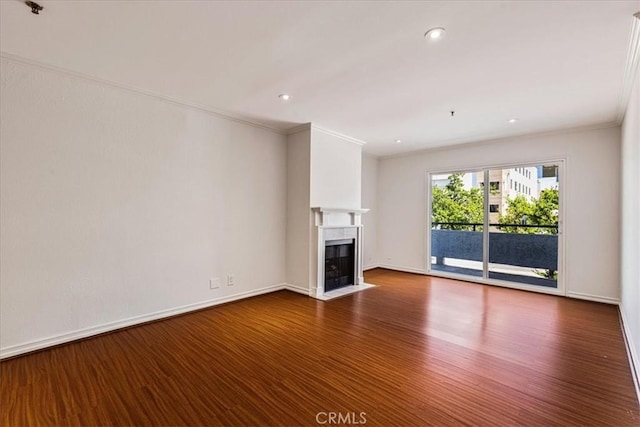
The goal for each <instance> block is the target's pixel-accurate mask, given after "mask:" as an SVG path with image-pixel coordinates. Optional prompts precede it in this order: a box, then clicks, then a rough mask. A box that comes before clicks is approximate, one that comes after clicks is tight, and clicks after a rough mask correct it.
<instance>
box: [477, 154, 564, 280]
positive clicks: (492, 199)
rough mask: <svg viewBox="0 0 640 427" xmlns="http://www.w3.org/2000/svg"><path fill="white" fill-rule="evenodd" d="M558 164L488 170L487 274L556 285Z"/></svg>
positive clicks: (492, 277)
mask: <svg viewBox="0 0 640 427" xmlns="http://www.w3.org/2000/svg"><path fill="white" fill-rule="evenodd" d="M558 170H559V168H558V165H534V166H531V165H527V166H522V167H514V168H505V169H492V170H490V171H489V173H488V175H489V180H490V186H489V196H488V197H489V200H488V205H489V233H488V239H489V245H488V246H489V253H488V278H490V279H497V280H505V281H509V282H517V283H524V284H529V285H536V286H545V287H551V288H557V286H558V222H559V221H558V219H559V192H560V188H559V176H558Z"/></svg>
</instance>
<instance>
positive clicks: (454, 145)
mask: <svg viewBox="0 0 640 427" xmlns="http://www.w3.org/2000/svg"><path fill="white" fill-rule="evenodd" d="M618 126H620V123H618V122H602V123H594V124H591V125H584V126H574V127H568V128H557V129H551V130H547V131H540V132H533V133H531V132H529V133H526V132H525V133H518V134H513V135H509V136H500V137H495V138H491V137H490V136H488V137H483V136H478V137H477V138H474V139H472V140H449V141H448V140H444V141H440V142H439V145H436V146H433V147H427V148H421V149H417V150H413V151H406V152H402V153H394V154H387V155H380V156H378V159H396V158H402V157H413V156H416V155H419V154H430V153H434V152H438V151H445V150H457V149H464V148H468V147H482V146H485V145H492V144H495V143H499V142H511V141H513V140H514V139H535V138H541V137H547V136H556V135H564V134H568V133H576V132H588V131H594V130H600V129H609V128H613V127H618ZM365 149H366V148H365ZM372 155H373V154H372Z"/></svg>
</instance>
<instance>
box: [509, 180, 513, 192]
mask: <svg viewBox="0 0 640 427" xmlns="http://www.w3.org/2000/svg"><path fill="white" fill-rule="evenodd" d="M509 188H510V189H512V190H513V180H512V179H510V180H509Z"/></svg>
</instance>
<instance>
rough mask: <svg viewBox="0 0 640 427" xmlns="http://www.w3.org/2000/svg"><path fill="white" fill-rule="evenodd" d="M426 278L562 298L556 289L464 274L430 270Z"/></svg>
mask: <svg viewBox="0 0 640 427" xmlns="http://www.w3.org/2000/svg"><path fill="white" fill-rule="evenodd" d="M426 275H427V276H434V277H442V278H443V279H452V280H459V281H461V282H471V283H477V284H479V285H488V286H499V287H501V288H508V289H515V290H517V291H527V292H536V293H539V294H549V295H555V296H559V297H561V296H563V294H562V291H561V290H559V289H558V288H549V287H546V286H536V285H526V284H524V283H518V282H507V281H503V280H496V279H483V278H482V277H476V276H469V275H466V274H456V273H449V272H445V271H437V270H431V271H430V272H428V273H426Z"/></svg>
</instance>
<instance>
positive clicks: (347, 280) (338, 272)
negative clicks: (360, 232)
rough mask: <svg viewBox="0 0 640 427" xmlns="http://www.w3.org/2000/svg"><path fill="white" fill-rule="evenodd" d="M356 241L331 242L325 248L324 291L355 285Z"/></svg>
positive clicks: (326, 243)
mask: <svg viewBox="0 0 640 427" xmlns="http://www.w3.org/2000/svg"><path fill="white" fill-rule="evenodd" d="M354 273H355V241H354V240H353V239H344V240H329V241H327V242H325V247H324V291H325V292H329V291H332V290H334V289H338V288H343V287H345V286H350V285H353V284H355V275H354Z"/></svg>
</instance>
